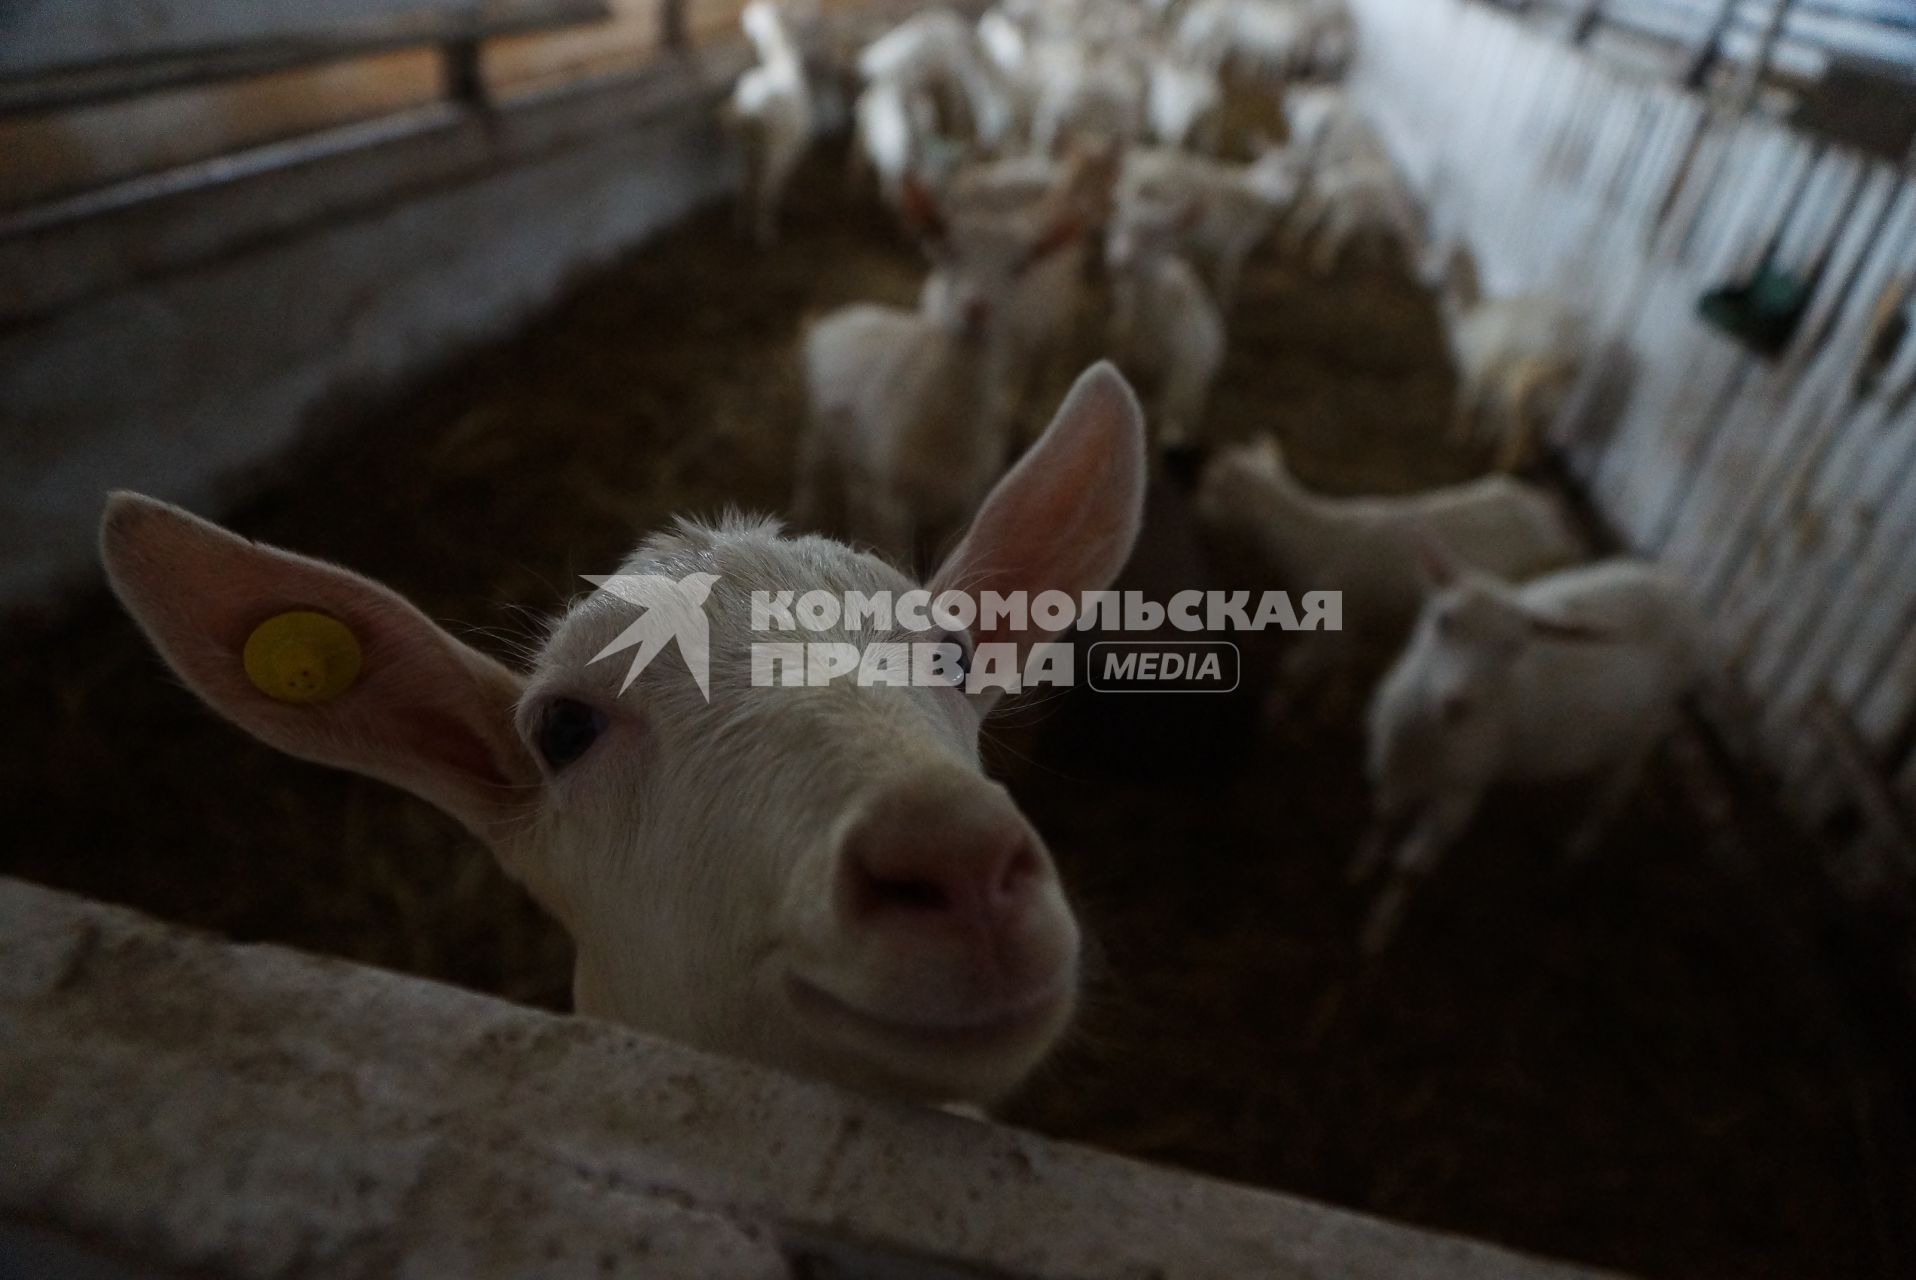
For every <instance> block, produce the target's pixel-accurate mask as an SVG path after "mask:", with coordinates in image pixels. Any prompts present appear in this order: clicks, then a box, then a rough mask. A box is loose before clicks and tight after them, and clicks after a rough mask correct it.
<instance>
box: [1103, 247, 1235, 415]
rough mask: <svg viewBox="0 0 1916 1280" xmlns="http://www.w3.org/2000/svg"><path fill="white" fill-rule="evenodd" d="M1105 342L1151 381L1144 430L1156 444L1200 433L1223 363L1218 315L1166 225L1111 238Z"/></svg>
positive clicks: (1223, 332)
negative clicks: (1108, 335)
mask: <svg viewBox="0 0 1916 1280" xmlns="http://www.w3.org/2000/svg"><path fill="white" fill-rule="evenodd" d="M1107 262H1108V264H1109V266H1110V269H1111V285H1112V293H1113V306H1112V321H1111V342H1112V347H1113V349H1114V350H1115V351H1116V352H1117V355H1118V360H1119V362H1120V363H1122V364H1123V365H1124V366H1125V367H1126V368H1134V369H1136V370H1137V371H1138V372H1139V373H1140V374H1141V375H1142V376H1143V377H1145V378H1146V379H1148V380H1149V381H1151V382H1152V383H1154V384H1155V386H1156V389H1157V395H1156V399H1155V401H1154V404H1153V409H1154V412H1153V414H1152V418H1153V421H1152V423H1151V426H1152V435H1153V438H1154V439H1155V440H1156V442H1157V443H1158V445H1159V446H1160V447H1163V448H1167V449H1168V448H1178V447H1181V446H1185V445H1191V444H1196V443H1199V442H1200V441H1201V440H1202V439H1203V425H1204V407H1205V403H1206V402H1207V401H1208V400H1209V399H1210V395H1211V384H1212V383H1213V382H1214V381H1215V380H1216V379H1217V371H1218V369H1219V368H1220V367H1222V366H1223V364H1224V341H1225V331H1224V316H1223V315H1222V313H1220V312H1219V310H1218V306H1217V303H1216V302H1214V301H1212V299H1211V294H1210V291H1209V290H1207V289H1206V288H1205V287H1204V282H1203V281H1201V280H1199V279H1198V274H1197V272H1196V271H1194V270H1192V269H1191V266H1190V264H1189V263H1187V262H1186V261H1185V260H1184V259H1183V258H1181V257H1179V256H1178V254H1177V252H1176V246H1175V243H1174V240H1173V233H1172V232H1171V230H1170V229H1168V228H1152V229H1145V228H1127V229H1125V230H1123V231H1122V232H1118V233H1115V234H1114V235H1113V237H1112V240H1111V244H1110V248H1109V251H1108V253H1107Z"/></svg>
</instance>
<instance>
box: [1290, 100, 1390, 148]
mask: <svg viewBox="0 0 1916 1280" xmlns="http://www.w3.org/2000/svg"><path fill="white" fill-rule="evenodd" d="M1284 123H1285V127H1286V129H1287V130H1288V132H1289V136H1288V137H1287V138H1286V139H1285V142H1286V143H1287V144H1288V145H1289V146H1290V147H1292V148H1293V149H1294V150H1295V151H1296V152H1297V153H1298V155H1299V156H1301V157H1302V158H1303V159H1305V160H1307V161H1309V162H1310V163H1311V164H1313V165H1340V164H1345V163H1348V162H1350V161H1353V160H1372V159H1383V158H1387V157H1388V155H1389V152H1388V151H1386V150H1385V147H1384V142H1383V139H1381V138H1379V137H1378V136H1377V132H1376V130H1374V129H1372V128H1371V126H1370V122H1369V121H1367V120H1366V119H1365V118H1364V115H1363V112H1361V111H1359V110H1358V108H1357V104H1356V103H1355V102H1353V101H1352V100H1351V97H1350V95H1349V94H1347V93H1345V92H1344V90H1343V89H1342V88H1340V87H1339V86H1337V85H1333V84H1301V85H1293V86H1291V87H1290V88H1289V89H1287V90H1285V93H1284Z"/></svg>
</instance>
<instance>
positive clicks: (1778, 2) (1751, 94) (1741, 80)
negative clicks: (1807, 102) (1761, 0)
mask: <svg viewBox="0 0 1916 1280" xmlns="http://www.w3.org/2000/svg"><path fill="white" fill-rule="evenodd" d="M1794 3H1795V0H1775V2H1774V3H1773V4H1772V5H1771V6H1770V16H1769V18H1768V20H1767V21H1765V22H1764V24H1763V36H1762V38H1761V39H1760V40H1759V41H1758V42H1757V46H1756V56H1755V57H1753V58H1751V59H1750V61H1749V64H1748V65H1747V66H1745V67H1744V68H1743V74H1742V75H1741V76H1739V77H1737V82H1736V87H1735V88H1734V89H1732V90H1731V92H1730V96H1729V106H1730V110H1731V111H1732V112H1733V113H1734V114H1737V115H1741V114H1743V113H1744V112H1746V111H1748V110H1749V109H1750V104H1751V103H1753V102H1755V101H1756V94H1757V91H1758V90H1759V89H1761V88H1762V87H1763V73H1764V72H1765V71H1768V70H1769V69H1770V59H1771V58H1772V57H1774V56H1775V54H1776V42H1777V40H1778V39H1779V38H1780V37H1781V36H1782V34H1783V19H1784V18H1786V17H1788V16H1789V12H1790V6H1791V5H1792V4H1794Z"/></svg>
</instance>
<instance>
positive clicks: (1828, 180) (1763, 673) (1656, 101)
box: [1353, 0, 1916, 876]
mask: <svg viewBox="0 0 1916 1280" xmlns="http://www.w3.org/2000/svg"><path fill="white" fill-rule="evenodd" d="M1353 2H1354V8H1355V9H1356V10H1357V12H1358V13H1359V15H1360V17H1361V19H1362V32H1361V35H1362V40H1363V57H1362V60H1361V63H1360V69H1359V73H1358V77H1357V79H1356V81H1355V82H1354V83H1355V86H1356V88H1357V91H1358V92H1359V93H1360V94H1361V95H1362V96H1363V98H1364V99H1365V100H1366V102H1367V104H1368V105H1370V106H1371V107H1373V108H1374V110H1375V113H1376V115H1377V116H1378V118H1379V120H1380V122H1381V123H1382V125H1383V126H1384V128H1385V129H1386V132H1387V133H1388V135H1389V137H1390V140H1391V142H1392V145H1393V149H1394V150H1395V151H1396V152H1397V154H1398V155H1399V157H1400V158H1401V160H1402V161H1403V163H1404V165H1405V167H1406V169H1407V171H1408V172H1409V173H1410V175H1411V176H1412V178H1413V180H1414V181H1416V182H1417V183H1418V184H1419V185H1421V186H1422V187H1423V188H1424V189H1425V191H1426V192H1427V193H1428V195H1429V199H1430V204H1431V217H1432V224H1433V229H1434V231H1435V233H1436V234H1437V235H1440V236H1442V235H1448V234H1451V233H1459V234H1461V235H1463V236H1464V237H1465V238H1466V239H1467V240H1468V241H1469V242H1470V243H1471V244H1472V245H1473V246H1474V247H1475V248H1476V250H1477V252H1478V254H1479V256H1480V258H1481V259H1483V265H1484V267H1485V270H1486V275H1487V277H1488V278H1489V281H1490V283H1491V284H1492V286H1493V287H1495V288H1498V289H1500V290H1505V291H1508V290H1515V289H1536V288H1543V289H1551V290H1555V291H1558V292H1560V293H1562V294H1564V295H1566V296H1567V297H1569V298H1570V299H1572V300H1573V301H1575V302H1578V303H1580V304H1581V305H1582V306H1584V307H1585V308H1586V309H1587V310H1588V312H1589V313H1590V314H1591V316H1592V318H1593V319H1594V321H1595V324H1596V329H1597V332H1598V335H1599V338H1600V343H1601V346H1602V348H1603V350H1604V351H1605V352H1606V354H1607V358H1606V359H1602V360H1598V361H1595V362H1593V368H1592V370H1591V371H1590V373H1589V374H1588V375H1587V376H1586V377H1585V379H1584V385H1583V386H1582V387H1581V388H1580V391H1579V394H1578V396H1577V397H1575V403H1573V404H1572V405H1571V406H1570V410H1569V412H1568V413H1567V414H1566V415H1565V417H1564V419H1563V420H1562V421H1560V422H1559V424H1558V427H1559V433H1560V441H1559V443H1560V444H1561V446H1562V448H1563V450H1564V452H1565V454H1566V456H1567V458H1568V460H1569V462H1570V464H1571V466H1572V468H1573V470H1574V472H1575V474H1576V475H1577V477H1578V478H1579V479H1581V480H1582V481H1583V482H1584V484H1586V485H1587V487H1588V489H1589V491H1590V493H1591V495H1592V497H1593V498H1594V499H1595V501H1596V502H1597V504H1598V506H1599V507H1600V508H1601V510H1602V512H1603V514H1604V515H1605V516H1606V517H1607V518H1608V520H1609V521H1610V523H1611V524H1612V525H1613V526H1614V528H1615V529H1616V531H1617V532H1618V534H1619V535H1620V536H1621V537H1622V538H1623V540H1624V541H1625V542H1626V543H1627V544H1629V545H1630V546H1632V547H1634V548H1636V549H1638V550H1640V551H1643V552H1645V553H1648V554H1651V555H1655V556H1658V557H1660V558H1661V559H1663V560H1664V561H1666V562H1668V563H1669V564H1671V565H1673V566H1675V567H1676V568H1678V569H1680V570H1681V571H1682V572H1683V574H1684V575H1685V576H1686V577H1687V579H1688V580H1689V582H1690V584H1691V586H1692V587H1693V589H1694V591H1695V593H1696V595H1697V597H1698V599H1699V601H1700V602H1701V603H1702V604H1703V605H1704V606H1705V608H1706V609H1707V611H1708V613H1709V616H1710V618H1711V620H1712V622H1713V624H1714V628H1715V635H1716V640H1717V642H1718V647H1719V652H1720V656H1721V659H1722V662H1723V664H1724V667H1725V669H1726V670H1727V671H1728V672H1729V673H1730V675H1731V676H1732V677H1733V680H1732V681H1731V682H1730V683H1729V685H1728V687H1729V688H1731V689H1733V690H1740V691H1741V692H1742V694H1744V695H1747V698H1748V700H1749V703H1750V704H1751V705H1750V706H1749V707H1747V708H1745V709H1744V711H1743V712H1740V713H1738V714H1737V715H1736V716H1735V719H1737V720H1738V721H1739V722H1740V723H1739V724H1737V725H1733V726H1731V727H1732V728H1740V727H1743V726H1745V725H1746V726H1747V727H1748V728H1749V729H1750V736H1751V740H1752V743H1753V745H1754V746H1755V748H1757V749H1758V750H1760V751H1761V753H1762V755H1763V756H1764V757H1765V758H1766V759H1767V760H1768V762H1769V763H1770V765H1771V766H1772V767H1773V768H1774V769H1776V770H1777V771H1778V772H1779V773H1780V774H1781V776H1782V778H1783V780H1784V782H1785V784H1786V790H1787V796H1788V798H1789V799H1790V800H1791V801H1792V802H1793V804H1794V806H1795V808H1796V809H1797V811H1798V813H1799V814H1801V815H1802V817H1803V818H1805V819H1806V820H1807V821H1809V822H1811V823H1818V824H1820V823H1824V822H1825V821H1826V820H1828V819H1830V818H1832V816H1834V815H1836V814H1838V813H1839V811H1842V810H1845V809H1847V810H1849V811H1851V812H1861V813H1863V814H1864V815H1870V814H1874V815H1876V817H1875V818H1873V819H1871V820H1870V821H1868V822H1867V823H1866V830H1865V835H1864V839H1865V840H1866V841H1868V842H1869V848H1872V849H1878V850H1882V851H1888V850H1892V849H1894V850H1898V851H1899V853H1900V855H1901V856H1903V857H1905V858H1907V857H1908V855H1909V852H1910V851H1909V850H1908V849H1907V847H1906V843H1905V842H1906V837H1907V831H1908V824H1907V823H1906V822H1904V823H1892V822H1887V821H1883V820H1881V819H1882V815H1885V814H1891V813H1897V814H1902V815H1905V816H1907V815H1908V814H1910V813H1912V812H1916V339H1912V338H1910V337H1909V333H1910V330H1911V328H1912V327H1913V326H1912V319H1913V318H1916V317H1913V316H1912V292H1913V291H1916V178H1912V176H1911V174H1910V173H1909V171H1908V170H1907V169H1906V168H1905V167H1903V166H1900V165H1898V164H1895V163H1892V162H1887V161H1883V160H1879V159H1874V158H1871V157H1869V156H1867V155H1864V154H1861V153H1859V152H1856V151H1853V150H1850V149H1848V148H1844V147H1839V146H1830V145H1827V144H1825V143H1823V142H1821V141H1819V140H1817V139H1814V138H1811V137H1808V136H1805V135H1802V134H1799V133H1797V132H1794V131H1792V130H1791V129H1790V128H1788V127H1786V126H1784V125H1781V124H1778V123H1775V122H1773V121H1769V120H1766V119H1762V118H1759V117H1755V116H1750V115H1730V114H1725V113H1723V112H1722V111H1720V110H1713V109H1712V108H1711V107H1710V106H1709V105H1708V104H1707V103H1706V102H1705V101H1704V100H1703V99H1701V98H1700V97H1699V96H1698V95H1696V94H1693V93H1690V92H1687V91H1686V90H1685V89H1684V87H1683V86H1682V85H1681V84H1678V83H1671V82H1657V81H1651V80H1645V79H1641V78H1636V77H1631V76H1628V75H1625V74H1621V73H1619V72H1617V71H1615V70H1614V69H1612V68H1610V67H1608V66H1606V65H1604V64H1602V63H1600V62H1598V61H1597V60H1595V59H1592V58H1590V57H1587V56H1585V55H1584V54H1583V53H1582V52H1581V51H1580V50H1578V49H1577V48H1575V47H1573V46H1571V45H1569V44H1566V43H1565V42H1564V41H1562V40H1561V39H1558V38H1555V37H1554V36H1552V35H1551V34H1549V33H1547V32H1545V31H1542V30H1540V29H1539V28H1537V27H1536V26H1535V25H1534V24H1531V23H1528V22H1525V21H1522V20H1520V19H1518V18H1515V17H1512V16H1510V15H1508V14H1506V13H1502V12H1499V11H1497V10H1495V9H1492V8H1489V7H1487V6H1485V5H1482V4H1478V3H1474V2H1472V0H1425V2H1424V3H1420V4H1416V5H1404V4H1400V3H1398V2H1397V0H1353ZM1759 272H1762V273H1765V274H1767V275H1768V276H1769V278H1771V279H1772V280H1780V281H1784V282H1787V283H1793V284H1796V285H1800V286H1802V287H1804V288H1806V289H1807V299H1806V305H1805V306H1804V307H1803V308H1802V310H1801V313H1800V315H1799V316H1798V317H1797V318H1796V320H1795V323H1794V328H1793V331H1792V332H1791V333H1790V334H1789V335H1788V339H1787V341H1786V342H1785V343H1783V344H1782V346H1781V349H1780V351H1779V352H1778V353H1776V354H1774V355H1773V356H1765V355H1762V354H1758V353H1757V352H1756V351H1754V350H1752V349H1751V347H1750V346H1749V345H1747V344H1746V343H1744V342H1742V341H1739V340H1738V339H1736V338H1735V337H1733V336H1731V335H1730V334H1727V333H1725V332H1723V331H1721V330H1720V329H1718V328H1716V327H1712V326H1711V325H1709V324H1706V323H1705V322H1704V321H1703V320H1702V319H1701V318H1700V317H1699V314H1698V303H1699V300H1700V299H1701V297H1702V295H1703V294H1704V293H1705V292H1706V291H1709V290H1712V289H1717V288H1721V287H1723V286H1726V285H1727V286H1735V285H1737V284H1739V283H1747V282H1749V281H1751V280H1752V279H1753V278H1755V277H1756V276H1757V274H1758V273H1759ZM1832 717H1834V718H1835V722H1836V723H1840V725H1841V736H1842V741H1841V742H1840V743H1839V742H1837V741H1835V740H1833V739H1832V737H1831V736H1830V734H1829V733H1828V732H1826V729H1827V727H1828V725H1829V724H1830V723H1832ZM1859 788H1861V789H1862V790H1863V791H1865V792H1867V793H1868V795H1867V797H1866V799H1864V800H1863V801H1862V802H1861V803H1860V804H1859V802H1858V790H1859ZM1892 791H1894V794H1893V793H1892ZM1884 870H1885V871H1886V872H1888V873H1890V874H1895V875H1899V876H1907V875H1909V874H1910V873H1911V872H1913V871H1916V866H1911V865H1906V864H1903V865H1897V864H1889V865H1886V866H1885V868H1884Z"/></svg>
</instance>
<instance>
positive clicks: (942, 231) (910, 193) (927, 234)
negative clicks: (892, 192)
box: [898, 174, 951, 245]
mask: <svg viewBox="0 0 1916 1280" xmlns="http://www.w3.org/2000/svg"><path fill="white" fill-rule="evenodd" d="M898 214H899V216H900V217H901V218H903V219H904V220H905V229H906V230H908V231H910V232H911V233H912V234H913V235H915V236H917V237H918V238H919V239H921V240H925V241H928V242H929V243H931V244H934V245H941V244H943V243H945V241H946V240H948V239H949V238H950V234H951V228H950V227H949V226H948V225H947V224H946V222H945V215H944V211H943V210H941V209H940V208H939V207H938V198H937V197H936V196H934V195H932V193H931V189H930V188H929V187H927V186H926V185H925V184H924V182H923V181H922V180H920V178H919V177H918V175H917V174H909V175H907V176H906V178H905V181H904V185H903V186H902V187H900V188H899V193H898Z"/></svg>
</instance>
